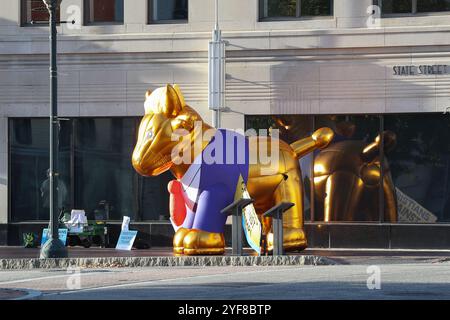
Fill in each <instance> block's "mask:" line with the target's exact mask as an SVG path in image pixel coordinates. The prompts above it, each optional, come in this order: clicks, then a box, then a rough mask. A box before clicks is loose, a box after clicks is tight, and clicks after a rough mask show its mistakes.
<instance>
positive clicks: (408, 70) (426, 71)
mask: <svg viewBox="0 0 450 320" xmlns="http://www.w3.org/2000/svg"><path fill="white" fill-rule="evenodd" d="M393 71H394V76H420V75H430V76H431V75H439V74H450V66H449V65H446V64H434V65H420V66H413V65H411V66H394V67H393Z"/></svg>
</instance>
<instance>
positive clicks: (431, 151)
mask: <svg viewBox="0 0 450 320" xmlns="http://www.w3.org/2000/svg"><path fill="white" fill-rule="evenodd" d="M385 127H386V129H389V130H393V131H394V130H395V132H396V133H397V137H398V138H397V139H398V143H397V147H396V148H395V149H394V150H393V151H392V153H391V154H390V155H389V161H390V164H391V171H392V177H393V180H394V184H395V186H396V188H397V190H398V200H399V201H398V202H399V204H398V205H399V221H400V222H411V223H432V222H448V221H450V145H449V143H448V141H449V140H450V117H449V116H448V115H441V114H415V115H388V116H385Z"/></svg>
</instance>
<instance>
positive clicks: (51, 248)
mask: <svg viewBox="0 0 450 320" xmlns="http://www.w3.org/2000/svg"><path fill="white" fill-rule="evenodd" d="M67 256H68V253H67V248H66V246H65V245H64V244H63V243H62V241H61V240H59V239H49V240H47V242H46V243H45V244H44V245H43V246H42V248H41V255H40V258H41V259H54V258H67Z"/></svg>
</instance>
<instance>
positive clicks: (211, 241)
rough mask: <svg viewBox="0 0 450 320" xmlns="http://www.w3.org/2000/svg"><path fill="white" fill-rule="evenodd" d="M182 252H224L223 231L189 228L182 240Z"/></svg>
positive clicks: (207, 253) (209, 253)
mask: <svg viewBox="0 0 450 320" xmlns="http://www.w3.org/2000/svg"><path fill="white" fill-rule="evenodd" d="M183 246H184V254H185V255H188V256H194V255H221V254H224V253H225V239H224V237H223V233H212V232H206V231H201V230H191V231H190V232H189V233H188V234H187V235H186V236H185V237H184V241H183Z"/></svg>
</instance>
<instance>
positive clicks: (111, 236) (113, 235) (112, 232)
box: [106, 224, 122, 248]
mask: <svg viewBox="0 0 450 320" xmlns="http://www.w3.org/2000/svg"><path fill="white" fill-rule="evenodd" d="M106 226H107V228H108V233H107V235H106V239H107V240H106V242H107V245H106V247H107V248H115V247H116V244H117V241H118V240H119V236H120V232H121V229H122V225H121V224H107V225H106Z"/></svg>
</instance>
